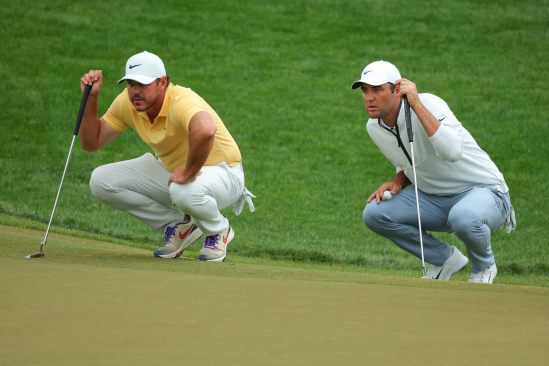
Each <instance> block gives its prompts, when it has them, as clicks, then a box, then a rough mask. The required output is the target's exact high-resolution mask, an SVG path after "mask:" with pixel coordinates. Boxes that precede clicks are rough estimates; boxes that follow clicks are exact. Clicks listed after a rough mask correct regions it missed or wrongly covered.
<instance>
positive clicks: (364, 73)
mask: <svg viewBox="0 0 549 366" xmlns="http://www.w3.org/2000/svg"><path fill="white" fill-rule="evenodd" d="M372 71H374V70H370V71H365V72H363V73H362V76H364V75H366V74H367V73H369V72H372Z"/></svg>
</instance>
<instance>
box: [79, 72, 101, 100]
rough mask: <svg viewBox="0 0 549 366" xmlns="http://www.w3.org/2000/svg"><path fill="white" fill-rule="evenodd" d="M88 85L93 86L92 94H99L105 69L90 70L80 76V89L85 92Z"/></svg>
mask: <svg viewBox="0 0 549 366" xmlns="http://www.w3.org/2000/svg"><path fill="white" fill-rule="evenodd" d="M86 85H91V86H92V88H91V91H90V96H94V97H96V96H97V95H99V91H100V90H101V87H102V86H103V71H102V70H90V71H89V72H88V73H87V74H84V76H82V77H81V78H80V89H82V93H83V92H84V89H85V88H86Z"/></svg>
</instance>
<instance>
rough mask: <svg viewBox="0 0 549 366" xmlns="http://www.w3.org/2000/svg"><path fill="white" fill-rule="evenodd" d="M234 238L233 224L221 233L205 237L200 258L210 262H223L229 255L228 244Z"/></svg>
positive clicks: (199, 254)
mask: <svg viewBox="0 0 549 366" xmlns="http://www.w3.org/2000/svg"><path fill="white" fill-rule="evenodd" d="M233 238H234V230H233V228H232V227H231V225H229V227H228V228H226V229H225V230H223V231H222V232H220V233H219V234H216V235H212V236H207V237H206V238H205V239H204V246H203V247H202V250H201V251H200V252H199V253H198V259H199V260H201V261H209V262H223V261H224V260H225V257H226V256H227V245H229V243H230V242H231V240H233Z"/></svg>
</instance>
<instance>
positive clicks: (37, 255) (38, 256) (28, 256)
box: [25, 252, 45, 258]
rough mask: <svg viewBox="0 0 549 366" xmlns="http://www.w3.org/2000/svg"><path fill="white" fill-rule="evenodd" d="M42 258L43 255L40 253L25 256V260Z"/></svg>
mask: <svg viewBox="0 0 549 366" xmlns="http://www.w3.org/2000/svg"><path fill="white" fill-rule="evenodd" d="M43 256H45V254H44V253H42V252H40V253H34V254H29V255H27V256H25V258H42V257H43Z"/></svg>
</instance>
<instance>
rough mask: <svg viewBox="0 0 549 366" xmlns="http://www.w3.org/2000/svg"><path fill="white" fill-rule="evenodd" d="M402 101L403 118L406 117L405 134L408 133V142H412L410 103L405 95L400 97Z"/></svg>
mask: <svg viewBox="0 0 549 366" xmlns="http://www.w3.org/2000/svg"><path fill="white" fill-rule="evenodd" d="M402 99H404V116H405V117H406V132H407V133H408V141H409V142H414V133H413V132H412V115H411V113H410V103H408V98H407V97H406V95H404V96H403V97H402Z"/></svg>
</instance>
